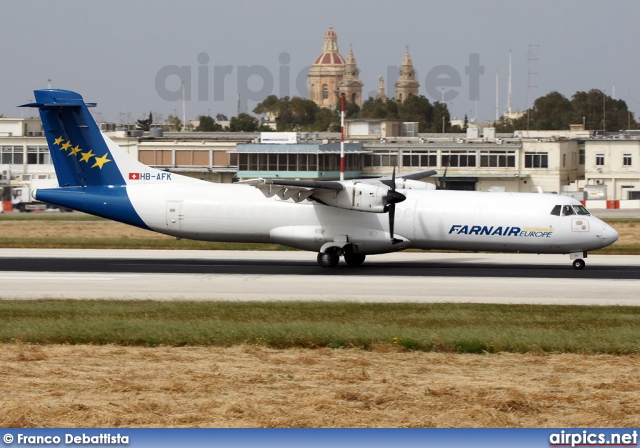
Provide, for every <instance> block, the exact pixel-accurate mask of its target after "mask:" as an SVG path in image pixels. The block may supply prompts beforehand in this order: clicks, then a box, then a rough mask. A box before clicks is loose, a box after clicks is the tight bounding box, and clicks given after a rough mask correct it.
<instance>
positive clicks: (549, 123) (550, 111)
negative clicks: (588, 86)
mask: <svg viewBox="0 0 640 448" xmlns="http://www.w3.org/2000/svg"><path fill="white" fill-rule="evenodd" d="M529 113H530V116H529V129H545V130H553V131H555V130H560V129H569V125H570V124H571V120H572V107H571V102H570V101H569V100H568V99H567V98H565V97H564V95H562V94H561V93H559V92H556V91H553V92H551V93H548V94H547V95H545V96H541V97H540V98H538V99H536V100H535V102H534V103H533V108H532V109H531V110H530V111H529Z"/></svg>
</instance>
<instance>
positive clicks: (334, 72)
mask: <svg viewBox="0 0 640 448" xmlns="http://www.w3.org/2000/svg"><path fill="white" fill-rule="evenodd" d="M353 62H354V66H355V59H354V60H353ZM345 67H346V64H345V61H344V58H343V57H342V56H340V53H338V36H337V35H336V32H335V31H333V27H329V29H328V30H327V32H326V33H325V34H324V44H323V45H322V54H320V56H318V57H317V58H316V60H315V62H314V63H313V65H312V66H311V68H310V69H309V75H308V77H309V99H310V100H312V101H314V102H315V103H316V104H317V105H318V106H320V107H335V105H336V103H337V101H338V84H340V81H342V78H343V77H344V73H345ZM356 70H357V68H356ZM356 79H357V74H356ZM360 92H362V88H361V90H360ZM345 93H346V92H345Z"/></svg>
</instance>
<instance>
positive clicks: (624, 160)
mask: <svg viewBox="0 0 640 448" xmlns="http://www.w3.org/2000/svg"><path fill="white" fill-rule="evenodd" d="M632 162H633V159H632V157H631V154H624V155H623V156H622V165H624V166H631V165H632Z"/></svg>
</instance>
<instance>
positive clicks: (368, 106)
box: [359, 97, 398, 118]
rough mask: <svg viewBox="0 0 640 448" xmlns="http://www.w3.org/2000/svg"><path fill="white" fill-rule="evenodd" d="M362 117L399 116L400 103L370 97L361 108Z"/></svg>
mask: <svg viewBox="0 0 640 448" xmlns="http://www.w3.org/2000/svg"><path fill="white" fill-rule="evenodd" d="M359 117H360V118H398V103H396V102H395V101H394V100H393V99H388V100H387V101H382V100H381V99H380V98H372V97H369V98H368V99H367V100H366V101H365V102H364V103H362V107H361V108H360V113H359Z"/></svg>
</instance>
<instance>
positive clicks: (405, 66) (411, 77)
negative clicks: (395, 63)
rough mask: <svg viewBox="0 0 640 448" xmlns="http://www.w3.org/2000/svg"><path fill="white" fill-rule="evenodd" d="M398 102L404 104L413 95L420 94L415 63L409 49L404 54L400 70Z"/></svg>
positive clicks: (397, 91) (397, 92) (397, 90)
mask: <svg viewBox="0 0 640 448" xmlns="http://www.w3.org/2000/svg"><path fill="white" fill-rule="evenodd" d="M395 86H396V101H397V102H399V103H402V102H403V101H405V100H406V99H407V98H409V97H410V96H412V95H417V94H418V87H420V84H419V83H418V81H416V72H415V70H414V69H413V62H412V61H411V56H409V47H407V51H406V52H405V53H404V59H402V68H401V69H400V76H399V77H398V81H396V84H395Z"/></svg>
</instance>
